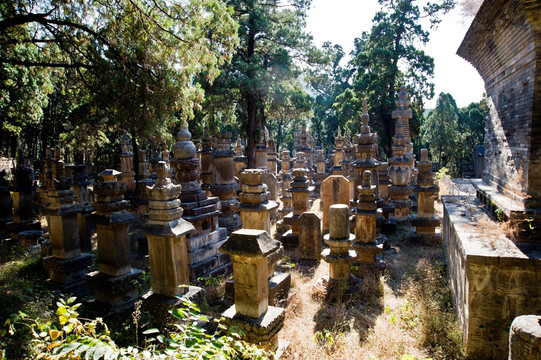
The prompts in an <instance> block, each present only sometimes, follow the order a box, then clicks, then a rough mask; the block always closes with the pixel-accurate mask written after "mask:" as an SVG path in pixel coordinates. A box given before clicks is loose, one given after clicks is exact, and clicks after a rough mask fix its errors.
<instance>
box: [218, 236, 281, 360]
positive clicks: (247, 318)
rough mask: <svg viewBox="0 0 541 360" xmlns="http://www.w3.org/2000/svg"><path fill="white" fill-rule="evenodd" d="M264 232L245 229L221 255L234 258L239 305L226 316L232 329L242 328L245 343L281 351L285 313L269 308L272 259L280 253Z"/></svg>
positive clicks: (225, 313)
mask: <svg viewBox="0 0 541 360" xmlns="http://www.w3.org/2000/svg"><path fill="white" fill-rule="evenodd" d="M280 247H281V245H280V242H279V241H278V240H274V239H272V238H271V237H270V235H269V234H268V233H267V232H266V231H264V230H251V229H241V230H238V231H235V232H234V233H232V234H231V236H230V237H229V239H228V240H227V241H226V242H225V243H224V244H223V245H222V246H221V247H220V251H221V252H223V253H225V254H228V255H229V256H231V262H232V263H233V278H234V280H235V284H234V287H235V304H234V305H232V306H231V307H230V308H229V309H227V310H226V311H225V312H224V313H223V314H222V321H223V322H224V324H225V325H226V326H228V327H230V326H238V328H239V329H240V330H242V332H243V337H242V338H243V339H244V340H246V341H248V342H251V343H253V344H256V345H258V346H260V347H262V348H264V349H266V350H270V351H276V350H277V349H278V333H279V332H280V330H281V329H282V327H283V326H284V319H285V309H283V308H280V307H274V306H269V294H268V292H269V283H268V279H267V277H268V276H267V274H268V264H269V257H270V256H272V255H273V254H274V253H275V252H277V251H278V250H279V249H280Z"/></svg>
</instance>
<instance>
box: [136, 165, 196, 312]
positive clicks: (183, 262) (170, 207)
mask: <svg viewBox="0 0 541 360" xmlns="http://www.w3.org/2000/svg"><path fill="white" fill-rule="evenodd" d="M170 172H171V170H170V168H169V165H168V164H167V163H166V162H164V161H161V162H159V163H158V165H157V168H156V173H157V174H158V179H157V180H156V184H155V185H154V186H148V187H146V188H145V191H146V196H147V198H148V199H149V212H148V217H147V218H146V219H145V227H144V232H145V235H146V236H147V239H148V253H149V258H150V275H151V281H152V290H151V291H149V292H148V293H147V294H145V295H143V299H144V301H145V303H146V304H145V307H146V308H147V309H148V310H149V311H151V313H153V316H154V317H156V318H158V319H160V318H162V319H163V318H165V317H167V312H168V310H170V309H171V308H174V307H177V306H179V305H180V304H181V303H182V300H181V299H180V298H179V297H178V296H181V295H186V296H188V297H189V298H193V297H194V296H195V295H196V294H197V293H199V292H200V291H201V288H198V287H194V286H189V284H190V271H189V268H188V255H187V250H186V234H188V233H189V232H190V231H193V230H194V227H193V225H192V224H190V223H189V222H188V221H186V220H184V219H182V212H183V210H182V208H181V207H180V200H179V199H178V196H179V195H180V192H181V188H182V186H181V185H174V184H172V183H171V179H170V178H169V174H170Z"/></svg>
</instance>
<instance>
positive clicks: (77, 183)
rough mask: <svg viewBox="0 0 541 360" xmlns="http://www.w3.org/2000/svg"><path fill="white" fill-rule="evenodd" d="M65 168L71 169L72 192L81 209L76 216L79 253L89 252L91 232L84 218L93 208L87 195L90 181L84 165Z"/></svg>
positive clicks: (90, 248)
mask: <svg viewBox="0 0 541 360" xmlns="http://www.w3.org/2000/svg"><path fill="white" fill-rule="evenodd" d="M67 167H68V168H70V169H71V176H72V178H73V190H74V191H75V194H76V195H77V202H78V203H79V204H80V205H81V207H82V211H81V212H80V213H78V214H77V223H78V228H79V242H80V244H81V251H83V252H91V251H92V241H91V236H92V232H91V231H90V227H89V226H88V224H87V222H86V218H87V217H88V216H89V215H90V214H92V212H93V211H94V207H93V206H92V204H91V203H90V196H89V194H88V185H90V184H91V181H90V180H89V178H88V174H87V172H86V165H85V164H79V165H69V166H67Z"/></svg>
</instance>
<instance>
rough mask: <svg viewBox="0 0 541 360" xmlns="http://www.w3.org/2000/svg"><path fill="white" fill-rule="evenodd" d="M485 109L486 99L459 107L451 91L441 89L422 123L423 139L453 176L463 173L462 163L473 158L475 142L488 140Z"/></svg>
mask: <svg viewBox="0 0 541 360" xmlns="http://www.w3.org/2000/svg"><path fill="white" fill-rule="evenodd" d="M485 111H486V103H485V100H482V101H481V102H480V103H471V104H470V105H469V106H467V107H465V108H460V109H459V108H458V107H457V106H456V103H455V100H454V98H453V97H452V96H451V95H450V94H445V93H441V94H440V95H439V97H438V101H437V103H436V108H435V109H433V110H432V111H430V112H429V113H428V116H427V118H426V119H425V120H424V122H423V124H422V141H421V142H422V143H423V144H424V146H426V147H427V148H428V149H429V150H430V152H431V155H432V159H433V161H434V162H439V163H440V166H442V167H445V168H448V169H449V173H450V175H452V176H453V177H460V176H461V174H462V165H463V164H464V163H471V162H472V161H473V151H474V147H475V145H477V144H483V143H484V130H485V117H484V113H485Z"/></svg>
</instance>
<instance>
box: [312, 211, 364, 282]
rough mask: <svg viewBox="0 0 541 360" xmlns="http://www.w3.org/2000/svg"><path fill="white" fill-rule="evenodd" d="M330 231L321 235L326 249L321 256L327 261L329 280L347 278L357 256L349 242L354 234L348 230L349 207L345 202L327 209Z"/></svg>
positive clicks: (335, 280)
mask: <svg viewBox="0 0 541 360" xmlns="http://www.w3.org/2000/svg"><path fill="white" fill-rule="evenodd" d="M329 213H330V226H329V227H330V229H329V230H330V232H329V233H328V234H326V235H325V236H324V237H323V240H324V241H325V244H327V245H329V248H328V249H325V250H323V252H322V253H321V257H322V258H323V260H325V261H326V262H327V263H329V281H330V282H337V281H343V280H348V279H349V278H350V276H351V263H352V262H353V261H354V260H355V259H356V258H357V253H356V252H355V250H351V249H350V247H351V244H352V243H353V241H354V240H355V235H353V234H350V232H349V208H348V206H347V205H345V204H335V205H332V206H331V207H330V209H329Z"/></svg>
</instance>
